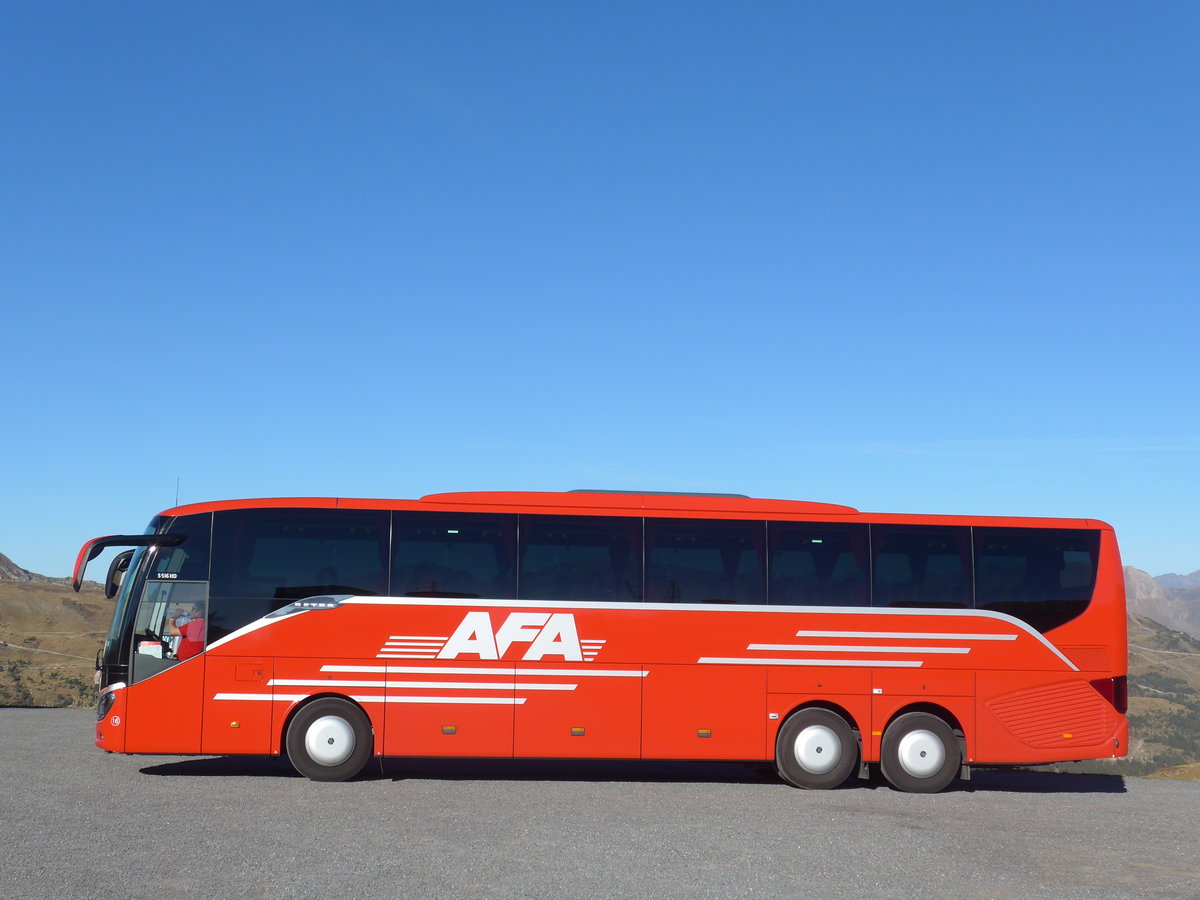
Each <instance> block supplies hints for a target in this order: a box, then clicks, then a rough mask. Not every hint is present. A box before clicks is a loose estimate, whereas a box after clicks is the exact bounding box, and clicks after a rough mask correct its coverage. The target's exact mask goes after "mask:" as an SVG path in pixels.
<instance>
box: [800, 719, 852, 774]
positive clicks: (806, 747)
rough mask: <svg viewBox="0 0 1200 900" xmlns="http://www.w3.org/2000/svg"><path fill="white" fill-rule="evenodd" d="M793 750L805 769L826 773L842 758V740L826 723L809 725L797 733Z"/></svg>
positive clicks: (815, 772) (814, 772)
mask: <svg viewBox="0 0 1200 900" xmlns="http://www.w3.org/2000/svg"><path fill="white" fill-rule="evenodd" d="M792 752H793V753H794V754H795V756H796V762H798V763H799V764H800V767H801V768H802V769H804V771H806V772H811V773H812V774H814V775H824V774H825V773H826V772H829V771H831V770H832V769H833V768H834V766H836V765H837V764H838V762H839V761H840V760H841V758H842V742H841V740H840V739H839V738H838V736H837V732H835V731H834V730H833V729H832V728H830V727H828V726H826V725H809V726H808V727H807V728H804V729H801V731H800V733H799V734H798V735H796V742H795V744H793V745H792Z"/></svg>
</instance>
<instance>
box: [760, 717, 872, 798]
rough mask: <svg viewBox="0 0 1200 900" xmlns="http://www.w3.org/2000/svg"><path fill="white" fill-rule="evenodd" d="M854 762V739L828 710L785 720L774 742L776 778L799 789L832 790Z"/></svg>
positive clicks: (847, 775)
mask: <svg viewBox="0 0 1200 900" xmlns="http://www.w3.org/2000/svg"><path fill="white" fill-rule="evenodd" d="M857 762H858V738H856V737H855V736H854V730H853V729H852V728H851V727H850V725H849V724H848V723H847V722H846V720H845V719H843V718H842V717H841V716H839V715H838V714H837V713H835V712H833V711H832V710H828V709H820V708H811V709H802V710H800V711H799V712H798V713H795V714H794V715H792V716H790V717H788V720H787V721H786V722H784V723H783V727H782V728H780V729H779V737H778V738H777V739H776V740H775V766H776V769H777V770H778V771H779V777H781V778H782V779H783V780H784V781H786V782H788V783H789V784H794V785H795V786H796V787H799V788H808V789H810V790H822V789H827V788H835V787H837V786H838V785H840V784H841V783H842V782H843V781H845V780H846V779H847V778H848V777H850V773H851V772H852V771H854V766H855V764H856V763H857Z"/></svg>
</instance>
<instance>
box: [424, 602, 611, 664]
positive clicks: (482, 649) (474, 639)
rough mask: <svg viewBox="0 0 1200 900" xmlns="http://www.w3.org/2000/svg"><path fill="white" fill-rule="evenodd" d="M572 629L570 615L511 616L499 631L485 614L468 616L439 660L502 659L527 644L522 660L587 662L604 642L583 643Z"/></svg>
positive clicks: (444, 648) (477, 613)
mask: <svg viewBox="0 0 1200 900" xmlns="http://www.w3.org/2000/svg"><path fill="white" fill-rule="evenodd" d="M582 643H583V645H586V653H585V647H584V646H581V644H580V640H579V633H578V631H576V629H575V616H573V615H572V614H570V613H534V612H514V613H509V614H508V618H506V619H505V620H504V622H503V623H502V624H501V625H500V627H499V628H495V629H494V628H493V627H492V617H491V615H490V614H488V613H486V612H469V613H467V614H466V615H465V616H464V617H463V620H462V622H460V623H459V625H458V628H456V629H455V630H454V634H452V635H450V637H449V638H448V639H447V640H446V644H445V646H444V647H442V649H441V651H440V652H439V653H438V655H437V658H438V659H456V658H458V657H459V656H464V655H465V656H473V657H475V658H477V659H504V655H505V654H506V653H507V652H508V649H509V648H510V647H512V646H513V645H514V644H528V645H529V646H528V647H526V648H525V652H524V654H523V655H522V656H521V659H523V660H539V659H545V658H546V657H552V658H554V659H561V660H562V661H563V662H583V661H584V660H585V659H586V660H587V661H588V662H590V661H591V660H592V659H593V658H595V655H596V652H597V651H598V650H599V649H600V646H599V645H601V644H603V643H604V642H603V641H583V642H582Z"/></svg>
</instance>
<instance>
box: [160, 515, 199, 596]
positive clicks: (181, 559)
mask: <svg viewBox="0 0 1200 900" xmlns="http://www.w3.org/2000/svg"><path fill="white" fill-rule="evenodd" d="M164 531H166V532H167V533H169V534H186V535H187V539H186V540H185V541H184V542H183V543H182V544H180V545H179V546H177V547H159V548H158V552H157V554H156V555H155V559H154V572H155V573H172V574H174V575H175V576H176V578H178V579H179V580H180V581H208V548H209V538H210V534H211V531H212V513H201V514H200V515H196V516H180V517H179V518H177V519H174V520H172V521H171V523H170V525H169V526H168V527H167V528H165V529H164Z"/></svg>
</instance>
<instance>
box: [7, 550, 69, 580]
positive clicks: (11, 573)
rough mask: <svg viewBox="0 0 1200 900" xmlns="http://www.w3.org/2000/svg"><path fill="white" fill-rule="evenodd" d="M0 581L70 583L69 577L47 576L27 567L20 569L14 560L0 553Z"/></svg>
mask: <svg viewBox="0 0 1200 900" xmlns="http://www.w3.org/2000/svg"><path fill="white" fill-rule="evenodd" d="M0 581H29V582H36V583H38V584H70V583H71V579H70V578H47V577H46V576H45V575H38V574H37V573H36V572H30V571H29V570H28V569H22V568H21V567H20V566H18V565H17V564H16V563H15V562H13V561H12V560H11V559H9V558H8V557H7V556H5V555H4V554H3V553H0Z"/></svg>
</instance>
